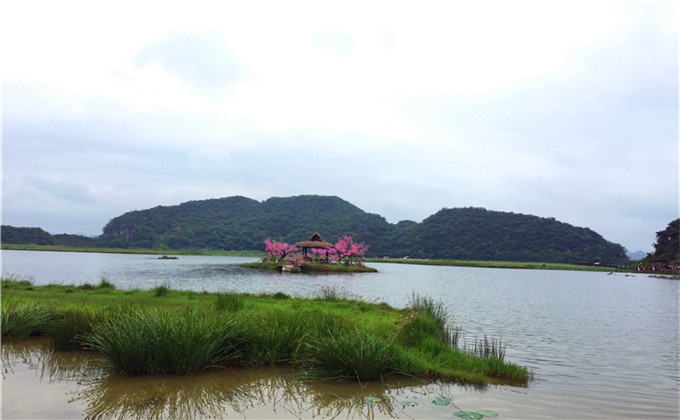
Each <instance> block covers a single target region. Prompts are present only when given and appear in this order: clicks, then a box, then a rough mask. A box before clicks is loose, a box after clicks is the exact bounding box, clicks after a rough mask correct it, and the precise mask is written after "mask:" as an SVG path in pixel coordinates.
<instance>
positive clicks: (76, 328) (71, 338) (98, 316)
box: [45, 311, 104, 350]
mask: <svg viewBox="0 0 680 420" xmlns="http://www.w3.org/2000/svg"><path fill="white" fill-rule="evenodd" d="M103 318H104V314H103V313H101V312H98V313H94V312H91V311H68V312H65V313H64V314H63V315H62V316H61V317H59V318H57V319H55V320H53V321H52V322H50V323H49V324H48V325H47V326H46V328H45V335H47V336H49V337H50V341H51V344H52V348H53V349H54V350H81V349H83V348H84V337H86V336H87V335H88V334H89V333H90V332H92V327H93V325H94V324H96V323H97V322H99V321H101V320H102V319H103Z"/></svg>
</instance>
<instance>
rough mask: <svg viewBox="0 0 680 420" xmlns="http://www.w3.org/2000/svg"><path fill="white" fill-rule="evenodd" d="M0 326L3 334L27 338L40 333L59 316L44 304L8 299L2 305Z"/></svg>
mask: <svg viewBox="0 0 680 420" xmlns="http://www.w3.org/2000/svg"><path fill="white" fill-rule="evenodd" d="M1 315H2V319H1V320H0V324H1V325H0V328H1V329H2V334H3V335H7V336H10V337H16V338H21V339H25V338H27V337H28V336H29V335H33V334H39V333H41V332H43V331H44V330H45V328H46V327H47V325H48V324H49V323H50V322H51V321H52V320H54V319H56V318H57V317H58V314H57V313H56V312H55V311H54V310H52V309H49V308H47V307H45V306H43V305H39V304H36V303H33V302H24V301H22V300H20V299H8V300H7V301H5V302H4V303H3V305H2V310H1Z"/></svg>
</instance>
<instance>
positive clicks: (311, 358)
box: [296, 328, 400, 381]
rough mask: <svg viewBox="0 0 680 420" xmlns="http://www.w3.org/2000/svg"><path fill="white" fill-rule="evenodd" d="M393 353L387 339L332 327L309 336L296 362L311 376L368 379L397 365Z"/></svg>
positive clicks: (392, 343)
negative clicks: (324, 331) (322, 332)
mask: <svg viewBox="0 0 680 420" xmlns="http://www.w3.org/2000/svg"><path fill="white" fill-rule="evenodd" d="M397 354H398V352H397V350H396V347H395V344H394V342H392V341H391V340H383V339H380V338H378V337H375V336H373V335H372V334H370V333H369V332H367V331H358V330H356V329H349V328H336V329H333V330H330V331H327V332H326V333H324V334H315V335H313V336H311V337H310V339H309V341H307V342H306V343H305V348H304V350H303V351H302V352H301V354H300V356H299V358H298V359H297V361H296V363H297V364H298V365H299V366H301V367H302V368H303V369H304V370H305V372H306V373H308V374H309V375H310V376H312V377H318V378H324V379H357V380H359V381H368V380H374V379H382V378H383V377H384V376H386V375H388V374H391V373H395V372H396V371H397V370H398V368H399V366H400V361H399V360H398V359H397Z"/></svg>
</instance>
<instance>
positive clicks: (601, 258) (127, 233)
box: [99, 195, 627, 265]
mask: <svg viewBox="0 0 680 420" xmlns="http://www.w3.org/2000/svg"><path fill="white" fill-rule="evenodd" d="M314 232H319V233H321V235H322V236H323V237H324V238H325V239H326V240H328V241H330V242H335V241H336V240H337V239H338V238H339V237H340V236H341V235H345V234H350V235H352V236H354V237H355V239H356V240H357V241H362V242H366V243H367V244H369V245H370V246H371V248H370V250H369V254H370V255H373V256H384V255H389V256H393V257H401V256H405V255H409V256H411V257H419V258H451V259H471V260H506V261H544V262H567V263H586V264H592V263H594V262H600V263H602V264H607V265H609V264H621V263H624V262H626V261H627V257H626V255H625V249H624V248H623V247H622V246H621V245H618V244H614V243H611V242H608V241H607V240H605V239H604V238H602V236H600V235H598V234H597V233H596V232H594V231H592V230H590V229H587V228H580V227H574V226H572V225H569V224H567V223H562V222H559V221H556V220H555V219H552V218H541V217H537V216H530V215H523V214H515V213H507V212H498V211H489V210H485V209H482V208H456V209H443V210H441V211H439V212H437V213H436V214H434V215H432V216H430V217H428V218H426V219H425V220H423V221H422V222H421V223H416V222H412V221H402V222H399V223H397V224H391V223H389V222H387V221H386V220H385V218H384V217H382V216H379V215H377V214H371V213H366V212H365V211H363V210H361V209H359V208H358V207H356V206H354V205H353V204H351V203H349V202H347V201H344V200H342V199H340V198H338V197H329V196H315V195H303V196H296V197H286V198H279V197H275V198H270V199H268V200H266V201H263V202H258V201H256V200H252V199H249V198H246V197H239V196H237V197H228V198H220V199H211V200H201V201H190V202H186V203H182V204H180V205H177V206H159V207H155V208H152V209H148V210H137V211H131V212H128V213H125V214H123V215H121V216H118V217H116V218H114V219H112V220H111V221H110V222H109V223H108V224H107V225H106V226H105V227H104V231H103V234H102V236H101V237H100V238H99V244H100V245H101V246H106V247H124V248H160V249H163V248H169V249H186V248H212V249H225V250H259V249H262V248H263V246H264V245H263V241H264V239H266V238H267V237H270V238H272V239H275V240H278V241H284V242H288V243H296V242H299V241H303V240H305V239H307V238H308V237H309V236H310V235H311V234H312V233H314Z"/></svg>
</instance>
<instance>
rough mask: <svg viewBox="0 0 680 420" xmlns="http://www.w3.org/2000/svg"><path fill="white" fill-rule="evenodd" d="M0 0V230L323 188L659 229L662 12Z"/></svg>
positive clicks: (666, 184) (670, 201)
mask: <svg viewBox="0 0 680 420" xmlns="http://www.w3.org/2000/svg"><path fill="white" fill-rule="evenodd" d="M103 3H104V2H92V1H84V2H72V1H64V0H61V1H45V2H35V1H11V2H3V4H2V8H1V10H0V35H1V37H2V41H1V42H2V52H1V59H2V69H1V70H2V76H3V86H2V88H3V90H2V101H3V103H2V105H3V106H2V117H3V119H2V164H3V166H2V223H3V224H9V225H14V226H37V227H42V228H44V229H45V230H47V231H49V232H51V233H82V234H88V235H98V234H100V233H101V230H102V228H103V226H104V225H105V224H106V223H107V222H108V221H109V220H110V219H112V218H113V217H116V216H119V215H121V214H122V213H124V212H127V211H130V210H135V209H137V210H141V209H146V208H151V207H154V206H157V205H175V204H179V203H182V202H185V201H188V200H202V199H209V198H219V197H228V196H233V195H243V196H246V197H250V198H253V199H256V200H266V199H267V198H270V197H287V196H293V195H301V194H319V195H336V196H339V197H341V198H343V199H345V200H347V201H349V202H351V203H352V204H355V205H356V206H358V207H360V208H361V209H363V210H365V211H367V212H370V213H378V214H380V215H382V216H385V217H386V218H387V220H388V221H389V222H391V223H396V222H398V221H399V220H403V219H409V220H415V221H417V222H420V221H421V220H422V219H424V218H425V217H427V216H429V215H431V214H433V213H435V212H437V211H438V210H440V209H442V208H445V207H446V208H453V207H469V206H474V207H484V208H487V209H489V210H498V211H512V212H516V213H524V214H533V215H537V216H541V217H554V218H556V219H557V220H560V221H563V222H567V223H570V224H573V225H576V226H582V227H589V228H591V229H593V230H595V231H596V232H598V233H600V234H601V235H602V236H604V237H605V238H606V239H607V240H609V241H612V242H615V243H619V244H621V245H623V246H625V247H626V248H627V249H628V250H630V251H637V250H644V251H651V250H652V243H653V242H654V240H655V232H657V231H660V230H662V229H664V228H665V227H666V226H667V224H668V223H669V222H670V221H671V220H673V219H675V218H677V217H678V200H679V199H678V19H679V16H678V5H677V3H675V2H668V3H650V2H639V3H636V2H621V3H617V2H612V1H607V2H598V1H588V2H582V3H580V2H573V1H570V2H564V3H562V2H560V3H558V2H550V1H541V2H518V1H506V2H502V3H501V2H485V1H480V2H473V1H464V2H463V1H461V2H453V1H444V2H430V1H418V2H398V1H397V2H394V1H386V2H379V1H371V2H351V1H343V2H334V3H333V5H334V6H335V7H331V6H329V5H328V2H316V1H313V2H299V1H271V2H269V1H267V2H263V1H239V2H217V1H216V2H202V1H192V2H188V1H186V2H182V4H178V3H179V2H167V1H164V2H150V1H149V2H138V1H134V2H126V1H116V2H106V3H105V4H103Z"/></svg>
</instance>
